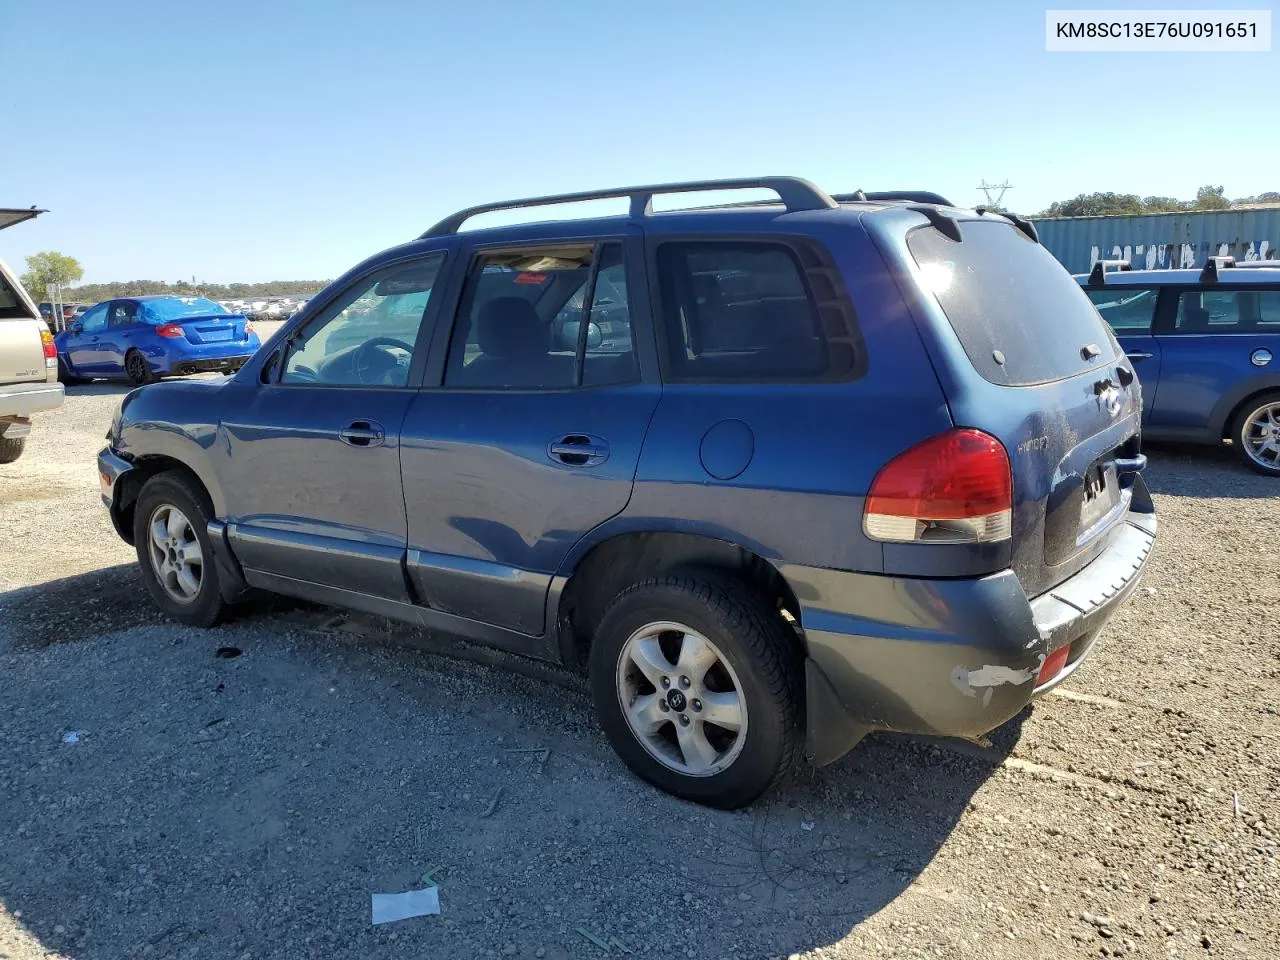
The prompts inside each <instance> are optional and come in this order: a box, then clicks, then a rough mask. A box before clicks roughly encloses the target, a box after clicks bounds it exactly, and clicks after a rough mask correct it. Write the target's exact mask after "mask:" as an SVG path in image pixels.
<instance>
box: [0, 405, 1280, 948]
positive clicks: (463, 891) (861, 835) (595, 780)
mask: <svg viewBox="0 0 1280 960" xmlns="http://www.w3.org/2000/svg"><path fill="white" fill-rule="evenodd" d="M123 392H124V391H123V390H122V389H118V388H114V387H105V386H95V387H88V388H74V389H73V390H72V391H71V393H70V396H69V399H68V401H67V403H66V405H65V406H63V407H62V408H61V409H59V410H57V411H53V412H51V413H49V414H47V415H43V416H41V417H40V418H39V419H38V420H37V422H36V424H35V429H34V431H33V433H32V437H31V440H30V443H29V447H28V451H27V454H26V456H24V457H23V458H22V459H21V460H19V461H18V462H17V463H15V464H12V465H9V466H4V467H0V491H2V493H0V545H3V549H2V551H0V710H3V713H4V720H3V722H2V723H0V957H4V958H13V960H31V958H35V957H46V956H48V957H77V958H81V957H83V958H108V957H139V956H156V957H254V958H268V957H272V958H295V957H317V958H319V957H326V958H328V957H358V958H399V957H423V956H431V957H463V958H466V957H506V956H513V957H550V958H570V957H571V958H603V957H608V956H621V955H625V953H626V951H628V950H629V951H631V955H633V956H636V957H658V956H662V957H666V958H671V957H676V958H678V957H696V958H700V960H712V958H719V957H735V958H737V957H744V958H755V957H789V956H791V955H793V954H795V955H800V956H808V957H843V958H861V957H867V956H894V957H926V958H928V957H974V958H1019V960H1025V958H1038V957H1045V958H1050V957H1051V958H1059V957H1097V956H1134V957H1160V958H1165V957H1171V956H1179V957H1237V956H1239V957H1256V958H1259V960H1263V958H1265V960H1273V958H1275V957H1276V956H1277V953H1278V952H1280V947H1278V944H1280V911H1278V910H1277V903H1278V902H1280V864H1278V862H1277V839H1280V837H1278V836H1277V834H1278V832H1280V810H1277V797H1280V717H1278V716H1277V705H1278V702H1280V698H1278V697H1277V694H1278V693H1280V639H1278V637H1280V631H1277V628H1276V627H1277V613H1276V611H1277V610H1280V579H1278V578H1277V577H1276V575H1275V571H1276V570H1277V568H1278V566H1280V564H1278V563H1277V561H1278V560H1280V557H1278V556H1277V551H1278V549H1280V548H1278V547H1277V538H1276V517H1277V515H1278V512H1277V509H1276V507H1277V501H1276V494H1277V493H1280V486H1277V485H1276V483H1275V482H1274V481H1268V480H1267V479H1266V478H1262V477H1256V476H1253V475H1251V474H1248V473H1245V472H1244V471H1243V470H1241V469H1240V468H1238V467H1236V466H1235V464H1234V463H1233V462H1232V460H1231V459H1230V457H1229V455H1228V453H1227V452H1225V451H1222V452H1215V451H1183V450H1164V451H1156V452H1153V454H1152V458H1151V459H1152V463H1151V467H1150V469H1149V471H1148V473H1149V481H1150V483H1151V485H1152V486H1153V488H1154V490H1155V492H1156V496H1157V500H1158V506H1159V509H1160V511H1161V523H1162V527H1161V540H1160V543H1159V546H1158V548H1157V557H1156V559H1155V561H1154V562H1153V565H1152V568H1151V572H1150V574H1149V575H1148V578H1147V579H1146V580H1145V582H1144V586H1143V588H1141V589H1140V590H1139V591H1138V594H1137V596H1136V599H1135V600H1134V602H1133V603H1132V604H1131V605H1130V606H1129V607H1127V608H1126V609H1125V610H1124V611H1123V612H1122V613H1121V614H1120V615H1119V616H1118V617H1117V618H1116V620H1114V621H1113V624H1112V626H1111V627H1110V629H1109V631H1108V634H1107V636H1106V639H1105V642H1104V643H1103V644H1102V645H1101V647H1100V649H1099V651H1098V652H1097V653H1096V655H1095V656H1094V658H1093V659H1092V660H1091V661H1090V663H1089V664H1088V665H1087V666H1085V667H1084V668H1082V669H1081V670H1080V671H1078V672H1077V673H1076V675H1075V676H1074V677H1073V678H1072V680H1071V681H1070V683H1069V685H1068V687H1067V688H1065V689H1062V690H1061V691H1059V692H1057V693H1055V694H1051V695H1050V696H1048V697H1046V698H1044V699H1043V700H1042V701H1040V702H1038V703H1037V704H1036V705H1035V706H1034V708H1032V709H1031V710H1029V711H1027V712H1026V713H1025V714H1024V715H1023V716H1021V717H1019V718H1017V719H1016V720H1015V721H1013V722H1011V723H1010V724H1008V725H1006V726H1005V727H1004V728H1002V729H1000V730H998V731H996V732H995V733H994V734H993V735H992V737H991V739H990V740H989V741H988V742H985V743H982V744H977V743H968V742H959V741H926V740H919V739H909V738H904V737H890V736H877V737H873V738H871V739H869V740H868V741H866V742H865V743H864V744H863V745H861V746H860V747H859V748H858V749H857V750H855V751H854V752H853V753H852V754H850V755H849V756H848V757H846V758H845V759H844V760H842V761H841V762H839V763H837V764H835V765H834V766H832V767H828V768H825V769H823V770H818V771H815V770H812V769H809V768H804V769H801V770H799V771H798V772H797V773H796V775H795V776H794V777H793V778H792V779H791V780H790V782H788V783H786V784H785V785H784V786H783V788H782V789H780V790H779V791H778V792H776V793H775V794H773V795H772V796H771V797H769V798H768V800H767V801H765V802H761V803H759V804H757V805H756V806H754V807H753V808H751V809H749V810H746V811H740V812H737V813H719V812H714V811H709V810H704V809H701V808H699V807H695V806H692V805H689V804H686V803H682V802H680V801H677V800H674V799H672V798H670V797H667V796H665V795H663V794H660V793H658V792H657V791H655V790H653V789H651V788H649V787H647V786H644V785H643V784H641V783H639V782H637V781H636V780H634V779H633V778H632V777H631V776H629V775H628V773H627V772H626V770H625V769H624V768H623V767H622V765H621V763H620V762H619V761H618V760H617V759H615V758H614V756H613V754H612V753H611V751H610V750H609V748H608V746H607V745H606V743H605V742H604V738H603V737H602V735H601V734H600V733H599V732H597V730H596V726H595V723H594V719H593V716H592V712H591V708H590V705H589V700H588V698H587V695H586V693H585V691H584V689H583V686H582V684H581V682H580V681H579V680H577V679H575V678H573V677H570V676H567V675H564V674H561V673H559V672H557V671H555V670H550V669H533V668H528V667H525V668H523V670H522V672H515V671H513V670H511V669H506V668H501V667H494V666H492V665H490V664H487V663H477V662H473V661H471V660H463V659H458V658H456V657H451V656H444V655H442V654H441V651H442V650H447V651H449V652H457V651H458V650H459V649H460V648H459V647H458V645H457V644H456V643H455V642H453V641H451V640H449V639H448V638H441V637H427V636H423V635H420V634H416V633H414V632H412V631H408V630H405V629H402V628H400V627H395V626H392V625H389V624H386V623H384V622H382V621H376V620H371V619H364V618H352V617H348V616H346V615H343V614H339V613H336V612H335V611H331V610H325V609H321V608H316V607H310V606H304V605H297V604H293V603H289V602H284V601H280V602H270V603H265V604H263V605H261V606H259V607H258V608H256V609H255V610H254V611H253V612H251V613H249V614H248V615H246V616H244V617H243V618H242V619H240V620H238V621H236V622H233V623H231V624H229V625H227V626H224V627H221V628H219V629H217V630H213V631H199V630H191V629H186V628H181V627H177V626H174V625H173V624H171V623H167V622H165V621H163V620H161V619H160V618H159V617H158V616H157V615H156V614H155V613H154V612H153V610H152V607H151V604H150V602H149V601H148V600H147V598H146V596H145V595H144V593H143V591H142V589H141V587H140V585H139V583H138V580H137V577H136V574H135V573H134V570H133V566H132V564H133V554H132V551H131V550H130V549H129V548H128V547H126V546H124V545H123V544H122V543H120V542H119V541H118V540H117V539H116V538H115V536H114V534H113V532H112V531H111V528H110V523H109V521H108V520H107V518H106V515H105V513H104V511H103V510H102V509H101V507H100V505H99V502H98V494H97V484H96V477H95V471H94V465H93V454H94V453H95V451H96V450H97V448H98V447H99V445H100V443H101V439H102V435H103V432H104V431H105V429H106V426H107V423H108V421H109V419H110V416H111V413H112V411H113V409H114V407H115V405H116V404H117V403H118V401H119V397H120V396H121V395H122V394H123ZM220 648H235V650H239V651H241V654H240V655H239V656H235V657H227V656H219V655H218V651H219V649H220ZM223 652H224V654H225V653H228V652H231V651H229V650H224V651H223ZM472 653H473V654H475V655H477V656H478V655H479V654H478V653H475V651H472ZM488 659H490V660H494V659H498V658H493V657H490V658H488ZM517 666H519V665H517ZM69 733H77V734H78V742H75V743H67V742H65V740H64V737H65V736H66V735H67V734H69ZM544 748H545V749H546V750H547V751H548V752H547V753H545V754H540V753H536V752H517V751H537V750H542V749H544ZM433 868H435V872H434V874H433V876H434V877H435V878H436V880H437V881H438V882H439V889H440V901H441V906H442V911H441V915H440V916H433V917H423V918H416V919H412V920H407V921H403V922H400V923H395V924H389V925H384V926H377V927H374V926H372V925H371V924H370V894H371V893H374V892H394V891H399V890H405V889H409V888H411V887H414V886H418V885H421V884H422V882H423V874H424V873H426V872H428V871H431V870H432V869H433Z"/></svg>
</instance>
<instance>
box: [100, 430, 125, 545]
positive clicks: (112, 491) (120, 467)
mask: <svg viewBox="0 0 1280 960" xmlns="http://www.w3.org/2000/svg"><path fill="white" fill-rule="evenodd" d="M132 469H133V464H131V463H130V462H129V461H128V460H125V459H124V458H123V457H119V456H116V454H115V453H113V452H112V451H111V448H110V447H103V448H102V449H101V450H100V451H98V490H99V493H101V495H102V503H103V506H105V507H106V508H107V512H108V513H109V514H111V525H112V526H113V527H115V528H116V533H117V534H118V535H119V537H120V539H121V540H124V541H125V542H126V543H133V531H132V530H130V529H128V525H127V524H125V522H124V517H123V514H122V512H121V509H120V508H121V503H120V488H121V486H122V483H121V479H122V478H123V477H124V476H125V474H127V473H129V471H131V470H132Z"/></svg>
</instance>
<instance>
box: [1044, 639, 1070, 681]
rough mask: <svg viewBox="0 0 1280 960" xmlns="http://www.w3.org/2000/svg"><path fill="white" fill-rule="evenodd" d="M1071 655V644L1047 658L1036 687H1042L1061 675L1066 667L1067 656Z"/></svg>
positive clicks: (1065, 645)
mask: <svg viewBox="0 0 1280 960" xmlns="http://www.w3.org/2000/svg"><path fill="white" fill-rule="evenodd" d="M1069 653H1071V644H1069V643H1068V644H1064V645H1063V646H1061V647H1059V648H1058V649H1057V650H1055V651H1053V653H1051V654H1049V656H1048V657H1046V658H1045V661H1044V666H1042V667H1041V668H1040V676H1038V677H1036V686H1037V687H1042V686H1044V685H1045V684H1046V683H1048V682H1049V681H1050V680H1052V679H1053V678H1054V677H1056V676H1057V675H1058V674H1059V673H1061V672H1062V668H1063V667H1064V666H1066V663H1067V655H1068V654H1069Z"/></svg>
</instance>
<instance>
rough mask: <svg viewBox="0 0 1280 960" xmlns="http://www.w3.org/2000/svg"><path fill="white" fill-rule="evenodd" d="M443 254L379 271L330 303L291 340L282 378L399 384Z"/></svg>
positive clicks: (423, 339)
mask: <svg viewBox="0 0 1280 960" xmlns="http://www.w3.org/2000/svg"><path fill="white" fill-rule="evenodd" d="M443 262H444V254H442V253H440V254H432V255H431V256H429V257H424V258H422V259H421V260H414V261H411V262H410V263H400V264H396V265H394V266H390V267H386V268H384V269H382V270H378V271H377V272H375V273H373V274H372V275H371V276H369V277H368V278H367V279H366V280H363V281H361V282H359V283H357V284H356V285H355V286H354V287H352V288H351V289H350V290H348V291H347V292H346V293H344V294H343V295H342V296H340V297H339V298H338V299H337V301H335V302H334V303H332V304H330V305H329V306H328V307H327V308H326V309H325V310H324V311H323V312H321V313H320V314H319V315H317V316H316V317H315V319H314V320H312V321H311V322H310V323H308V324H307V326H306V327H304V328H303V329H302V330H301V331H300V333H299V334H298V335H297V336H296V338H295V339H293V340H291V342H290V344H289V347H288V355H287V356H286V358H285V364H284V373H283V374H282V375H281V377H280V382H281V383H285V384H323V385H325V386H339V387H374V386H378V387H403V386H406V385H407V384H408V382H409V368H410V366H411V365H412V363H413V357H414V354H415V351H416V350H418V349H419V345H421V349H424V350H425V349H426V346H427V343H428V341H429V340H430V336H424V335H421V327H422V321H423V317H424V316H425V315H426V311H427V304H428V302H429V301H430V299H431V291H432V288H433V287H434V286H435V282H436V277H437V276H438V275H439V273H440V266H441V264H442V263H443Z"/></svg>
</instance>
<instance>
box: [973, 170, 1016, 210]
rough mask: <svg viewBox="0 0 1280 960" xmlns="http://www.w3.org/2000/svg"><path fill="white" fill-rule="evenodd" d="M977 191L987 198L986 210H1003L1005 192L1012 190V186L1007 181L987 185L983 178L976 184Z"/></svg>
mask: <svg viewBox="0 0 1280 960" xmlns="http://www.w3.org/2000/svg"><path fill="white" fill-rule="evenodd" d="M978 189H979V190H981V191H982V193H983V195H984V196H985V197H986V198H987V203H986V207H987V209H988V210H1003V209H1004V194H1005V191H1006V190H1011V189H1013V184H1011V183H1010V182H1009V181H1008V180H1006V181H1005V182H1004V183H987V181H986V178H985V177H984V178H983V180H982V183H980V184H978ZM997 191H998V192H997Z"/></svg>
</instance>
